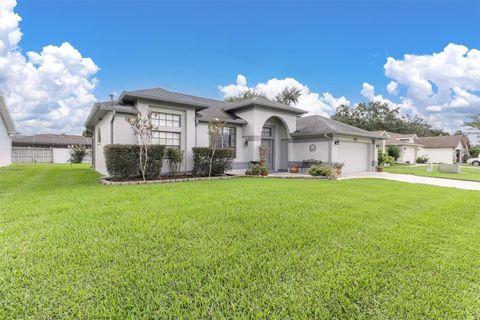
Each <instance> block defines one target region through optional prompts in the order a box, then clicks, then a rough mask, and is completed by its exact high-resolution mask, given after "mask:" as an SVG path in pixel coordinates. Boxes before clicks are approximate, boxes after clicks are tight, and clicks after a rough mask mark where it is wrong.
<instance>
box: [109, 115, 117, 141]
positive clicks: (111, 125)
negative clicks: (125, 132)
mask: <svg viewBox="0 0 480 320" xmlns="http://www.w3.org/2000/svg"><path fill="white" fill-rule="evenodd" d="M115 114H116V111H115V110H114V111H113V113H112V120H110V144H113V122H114V121H115Z"/></svg>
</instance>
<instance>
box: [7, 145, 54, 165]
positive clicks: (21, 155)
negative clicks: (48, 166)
mask: <svg viewBox="0 0 480 320" xmlns="http://www.w3.org/2000/svg"><path fill="white" fill-rule="evenodd" d="M12 162H13V163H53V151H52V148H23V147H13V148H12Z"/></svg>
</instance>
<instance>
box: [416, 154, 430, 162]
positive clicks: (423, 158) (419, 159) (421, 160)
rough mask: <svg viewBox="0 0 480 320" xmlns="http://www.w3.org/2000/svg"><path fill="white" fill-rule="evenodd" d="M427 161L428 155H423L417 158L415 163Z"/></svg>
mask: <svg viewBox="0 0 480 320" xmlns="http://www.w3.org/2000/svg"><path fill="white" fill-rule="evenodd" d="M427 162H428V157H427V156H425V155H423V156H420V157H418V158H417V163H427Z"/></svg>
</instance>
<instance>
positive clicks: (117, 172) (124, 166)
mask: <svg viewBox="0 0 480 320" xmlns="http://www.w3.org/2000/svg"><path fill="white" fill-rule="evenodd" d="M103 153H104V155H105V164H106V166H107V171H108V174H109V175H110V176H111V177H114V178H118V179H126V178H128V177H131V176H136V175H138V171H139V168H138V155H139V146H138V145H133V144H111V145H108V146H105V147H104V148H103Z"/></svg>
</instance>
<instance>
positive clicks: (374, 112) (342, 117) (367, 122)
mask: <svg viewBox="0 0 480 320" xmlns="http://www.w3.org/2000/svg"><path fill="white" fill-rule="evenodd" d="M332 119H334V120H337V121H340V122H343V123H346V124H349V125H352V126H355V127H358V128H361V129H364V130H368V131H375V130H379V131H383V130H386V131H390V132H396V133H414V134H416V135H418V136H421V137H427V136H438V135H448V133H446V132H444V131H443V130H439V129H434V128H433V127H432V126H431V125H430V124H428V123H426V122H425V120H424V119H422V118H420V117H418V116H413V117H412V116H410V115H407V116H403V117H402V116H400V112H399V108H392V107H391V106H390V105H389V104H388V103H385V102H380V101H370V102H368V103H359V104H357V105H356V106H355V107H353V108H350V107H348V106H347V105H341V106H339V107H338V108H337V110H336V112H335V114H334V115H333V116H332Z"/></svg>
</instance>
